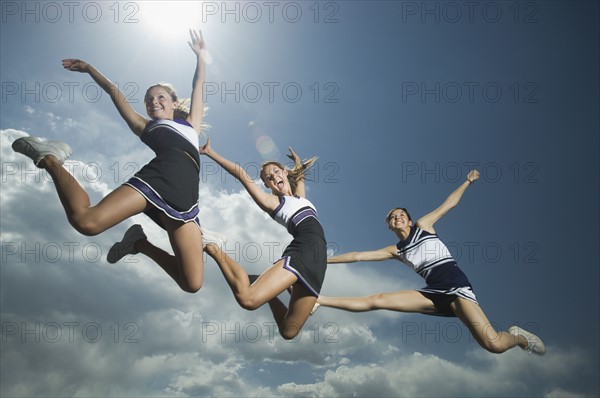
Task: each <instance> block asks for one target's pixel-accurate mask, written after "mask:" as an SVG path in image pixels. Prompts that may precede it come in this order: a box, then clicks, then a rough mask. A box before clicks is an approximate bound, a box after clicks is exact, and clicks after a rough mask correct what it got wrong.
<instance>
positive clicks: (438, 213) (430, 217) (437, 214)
mask: <svg viewBox="0 0 600 398" xmlns="http://www.w3.org/2000/svg"><path fill="white" fill-rule="evenodd" d="M478 178H479V172H478V171H477V170H471V171H470V172H469V174H468V175H467V179H466V180H465V182H463V183H462V184H460V186H459V187H458V188H456V189H455V190H454V192H452V193H451V194H450V196H448V197H447V198H446V200H445V201H444V203H442V204H441V206H440V207H438V208H437V209H435V210H434V211H432V212H431V213H429V214H427V215H425V216H423V217H421V218H420V219H419V220H418V221H417V226H418V227H419V228H421V229H422V230H424V231H427V232H431V233H435V229H434V228H433V224H435V223H436V222H437V221H438V220H439V219H440V218H442V217H443V216H444V215H445V214H446V213H448V212H449V211H450V210H451V209H453V208H454V207H456V205H457V204H458V202H460V199H461V198H462V196H463V194H464V193H465V191H466V190H467V188H468V187H469V186H470V185H471V184H472V183H473V182H475V181H476V180H477V179H478Z"/></svg>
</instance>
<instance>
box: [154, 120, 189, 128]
mask: <svg viewBox="0 0 600 398" xmlns="http://www.w3.org/2000/svg"><path fill="white" fill-rule="evenodd" d="M161 120H171V119H152V120H150V121H148V123H146V128H147V127H148V126H151V125H153V124H154V123H156V122H159V121H161ZM173 121H174V122H175V123H179V124H183V125H184V126H189V127H191V128H194V126H192V125H191V124H189V123H188V121H187V120H183V119H173Z"/></svg>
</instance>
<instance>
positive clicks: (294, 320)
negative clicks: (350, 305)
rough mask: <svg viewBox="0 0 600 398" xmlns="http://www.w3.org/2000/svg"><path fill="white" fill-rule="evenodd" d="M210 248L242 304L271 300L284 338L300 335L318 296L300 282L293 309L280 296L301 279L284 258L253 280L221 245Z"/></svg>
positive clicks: (248, 305)
mask: <svg viewBox="0 0 600 398" xmlns="http://www.w3.org/2000/svg"><path fill="white" fill-rule="evenodd" d="M206 252H207V253H208V254H209V255H210V256H211V257H212V258H214V259H215V261H216V262H217V264H218V266H219V268H220V269H221V272H222V273H223V276H225V279H226V280H227V283H228V284H229V286H230V288H231V291H232V292H233V295H234V296H235V298H236V300H237V302H238V303H239V304H240V306H241V307H242V308H245V309H247V310H254V309H256V308H258V307H260V306H262V305H263V304H265V303H269V307H270V309H271V312H272V313H273V317H274V318H275V322H276V323H277V326H278V327H279V333H280V334H281V336H282V337H283V338H284V339H293V338H294V337H296V335H297V334H298V333H299V332H300V329H302V326H303V325H304V323H305V322H306V320H307V319H308V317H309V316H310V311H311V309H312V308H313V306H314V304H315V303H316V301H317V298H316V297H315V296H313V295H312V294H311V293H310V292H309V291H308V290H307V289H306V288H305V287H304V286H302V285H301V284H299V283H296V284H295V285H294V288H293V289H292V296H291V298H290V305H289V309H288V308H287V307H286V306H285V304H283V302H281V300H279V298H277V296H278V295H279V294H280V293H282V292H283V291H285V290H286V289H288V288H289V287H290V286H291V285H293V284H294V283H295V282H296V281H297V280H298V278H297V277H296V276H295V275H294V274H293V273H291V272H290V271H288V270H286V269H284V268H283V263H284V260H280V261H278V262H276V263H275V264H273V265H272V266H271V267H270V268H269V269H268V270H266V271H265V272H263V273H262V274H261V275H260V276H259V277H258V278H256V280H254V282H253V283H252V284H250V278H249V277H248V274H247V273H246V271H245V270H244V269H243V268H242V267H241V266H240V265H239V264H238V263H236V262H235V261H233V259H232V258H231V257H229V256H228V255H227V254H226V253H224V252H223V251H222V250H221V249H220V248H219V247H218V246H216V245H214V244H208V245H206ZM252 279H254V278H252Z"/></svg>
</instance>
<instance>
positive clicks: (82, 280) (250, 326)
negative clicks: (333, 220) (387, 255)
mask: <svg viewBox="0 0 600 398" xmlns="http://www.w3.org/2000/svg"><path fill="white" fill-rule="evenodd" d="M24 135H26V133H24V132H22V131H17V130H11V129H8V130H2V131H1V140H2V141H1V146H0V148H1V150H2V152H1V155H2V174H1V178H2V196H1V198H0V204H1V206H2V213H1V225H2V230H1V233H2V267H1V268H0V272H1V278H0V286H1V289H0V295H1V302H2V307H1V317H2V343H1V344H2V356H1V358H0V372H1V374H0V375H1V376H2V385H1V386H0V395H3V396H4V395H6V396H37V395H56V396H63V395H69V396H71V395H84V396H124V395H137V396H140V395H159V396H160V395H168V396H173V395H181V396H185V395H207V396H273V395H275V396H281V395H283V396H349V395H356V396H369V395H371V396H375V395H377V396H439V395H442V396H465V395H478V396H480V395H544V394H546V395H547V396H549V397H554V396H561V395H564V394H566V395H575V396H577V395H581V396H585V395H590V394H589V391H588V389H589V388H588V389H584V388H583V387H582V392H577V391H574V389H573V388H572V384H570V383H571V382H572V380H574V379H575V378H574V376H573V375H575V374H577V373H584V372H585V370H586V369H587V368H588V366H587V365H589V364H590V363H592V362H593V358H589V357H588V355H586V354H585V353H582V352H580V351H574V350H566V349H560V348H559V347H553V346H552V345H549V347H548V348H549V351H548V354H547V355H546V357H544V358H538V357H534V356H530V355H526V354H524V353H523V352H522V351H521V350H518V349H515V350H511V351H510V352H508V353H506V354H503V355H492V354H488V353H487V352H485V351H483V350H482V349H480V348H479V347H476V348H474V349H473V350H470V351H468V352H467V353H466V354H462V353H456V354H454V355H453V356H454V359H453V360H449V359H445V358H443V357H441V356H436V355H431V354H418V353H414V351H415V347H414V346H412V345H410V344H403V341H402V339H401V337H400V335H401V332H402V329H401V326H402V319H405V318H404V317H405V315H403V314H399V313H394V312H389V311H378V312H372V313H368V314H352V313H348V312H343V311H338V310H333V309H324V308H322V309H320V310H319V312H318V313H317V314H316V315H314V316H313V317H311V318H309V320H308V322H307V324H306V326H305V328H304V329H303V331H302V335H301V336H300V337H299V338H298V339H297V340H296V341H291V342H288V341H284V340H283V339H281V338H280V337H279V336H278V335H277V331H276V328H275V326H274V321H273V318H272V315H271V313H270V311H269V309H268V306H264V307H263V308H260V309H258V310H256V311H252V312H249V311H244V310H242V309H241V308H239V307H238V305H237V303H236V302H235V300H234V299H233V296H232V294H231V292H230V289H229V287H228V286H227V284H226V283H225V281H224V279H223V277H222V275H221V273H220V271H219V270H218V267H217V266H216V264H215V263H214V262H213V261H212V259H209V258H208V257H205V259H206V264H205V284H204V287H203V288H202V290H201V291H200V292H198V293H196V294H193V295H191V294H187V293H183V292H182V291H181V290H180V289H179V288H178V287H177V286H176V285H175V283H174V282H173V281H172V280H171V279H170V278H169V277H168V276H167V275H166V274H165V273H164V271H162V270H161V269H160V268H159V267H158V266H156V264H154V263H153V262H152V261H150V260H149V259H147V258H145V257H144V256H131V257H127V258H126V260H125V261H124V262H121V263H119V264H115V265H109V264H107V263H106V261H105V255H106V250H107V249H108V248H109V247H110V245H111V244H112V243H113V242H114V241H116V240H119V239H120V237H121V234H122V233H123V232H124V231H125V229H126V228H127V227H128V226H129V225H131V223H133V222H138V223H141V224H143V226H144V228H145V230H146V232H147V234H148V236H149V237H150V239H151V240H152V241H153V242H155V243H156V244H157V245H158V246H160V247H163V248H165V249H167V250H169V242H168V239H167V237H166V234H165V233H164V231H162V230H161V229H160V228H158V227H156V226H155V225H154V224H152V223H151V222H149V220H148V219H147V218H146V217H145V216H143V215H139V216H136V217H134V219H133V220H131V221H127V222H125V223H123V225H120V226H117V227H115V228H111V229H110V230H108V231H106V232H105V233H103V234H101V235H99V236H97V237H92V238H90V237H83V236H81V235H79V234H78V233H77V232H75V231H74V230H73V228H71V226H70V225H69V224H68V223H67V222H66V217H65V214H64V211H63V209H62V207H61V205H60V203H59V200H58V198H57V195H56V192H55V191H54V187H53V185H52V182H51V181H50V179H49V177H48V176H45V175H44V172H43V171H39V170H37V169H35V167H34V166H33V165H32V164H31V162H30V161H29V160H28V159H26V158H24V157H23V156H22V155H20V154H15V153H14V152H13V151H12V149H11V148H10V144H11V143H12V141H13V140H14V139H15V138H17V137H19V136H24ZM97 149H98V155H97V156H98V164H99V165H100V166H101V169H100V170H101V173H100V172H98V169H95V168H91V167H88V168H87V169H86V168H85V167H86V164H85V163H82V162H80V161H78V160H74V161H72V162H70V163H69V164H67V167H72V170H74V173H75V175H76V176H77V178H78V180H79V181H80V182H81V183H82V185H83V186H84V187H85V188H86V190H88V192H90V193H91V196H92V202H96V201H97V200H99V198H101V197H102V196H104V195H105V194H106V193H107V192H109V191H110V190H111V189H112V188H114V186H116V185H118V184H119V183H120V182H121V181H122V179H124V178H125V177H124V176H123V174H121V175H120V176H119V178H118V179H115V178H114V177H115V175H111V174H110V172H111V171H114V170H115V168H114V167H113V168H112V169H111V166H113V165H114V163H112V161H111V160H107V161H105V160H103V159H110V158H111V155H110V153H109V152H110V151H108V150H107V149H104V148H97ZM88 153H91V151H89V152H88ZM145 156H146V154H144V153H143V150H141V149H140V150H139V151H133V152H130V153H129V154H128V155H127V157H118V158H119V159H120V161H131V160H132V159H143V158H145ZM74 157H75V159H78V157H79V155H78V154H77V153H76V155H74ZM124 164H125V163H121V164H120V166H119V167H120V169H119V170H120V171H121V173H125V172H126V173H129V172H131V170H129V169H126V168H125V167H122V166H123V165H124ZM110 178H113V180H110ZM219 188H220V186H219V184H218V182H215V181H211V179H210V178H207V181H206V183H204V184H202V185H201V187H200V207H201V219H202V222H203V223H204V224H205V225H206V227H208V228H209V229H213V230H218V231H221V232H225V233H226V234H227V235H228V236H229V242H228V244H227V247H226V248H227V250H228V251H229V252H230V255H232V257H237V259H238V260H239V261H240V263H241V264H242V265H243V266H244V267H245V268H246V269H247V270H248V271H249V272H251V273H259V272H262V271H263V270H264V269H265V268H266V267H268V266H269V265H270V263H271V262H272V261H275V260H276V259H277V258H278V257H279V255H280V254H281V252H282V250H283V248H284V247H285V245H286V244H287V243H288V242H289V241H290V240H291V237H290V236H289V235H288V234H287V233H286V231H285V229H283V228H282V227H281V226H279V225H277V224H276V223H274V222H273V221H272V220H271V219H270V218H269V217H268V216H267V215H265V214H264V213H263V212H262V211H260V209H258V207H257V206H256V205H255V204H254V203H253V202H252V200H251V198H250V197H249V195H248V194H247V193H245V192H243V191H241V189H242V188H241V186H239V188H238V189H235V190H233V191H232V192H228V191H225V190H222V189H219ZM7 209H10V211H7ZM84 248H87V249H85V250H84ZM59 255H60V256H59ZM355 267H356V265H343V264H338V265H333V266H330V268H329V271H328V275H327V278H326V284H325V286H324V293H326V294H331V295H349V294H352V295H366V294H371V293H375V292H378V291H388V290H389V291H392V290H398V289H402V288H408V287H409V286H408V283H406V282H403V281H400V280H395V279H394V278H390V277H386V275H384V274H382V273H380V272H376V271H374V270H372V269H369V268H370V267H367V268H361V269H356V268H355ZM282 298H283V299H284V300H287V298H288V296H287V293H283V295H282ZM377 328H379V329H381V328H386V330H389V333H387V332H386V333H376V331H375V330H378V329H377ZM59 330H60V334H59V332H58V331H59ZM98 330H101V335H100V336H97V331H98ZM455 346H456V348H457V349H458V348H460V347H462V345H458V344H457V345H455ZM284 372H285V374H284ZM295 372H297V373H298V377H296V375H295V374H294V373H295ZM258 373H260V375H261V376H260V377H258V376H255V375H257V374H258ZM307 374H309V375H307ZM301 375H302V376H301ZM432 375H433V376H432ZM284 376H285V378H284ZM282 380H286V382H283V381H282ZM290 380H291V381H290ZM592 392H593V391H592Z"/></svg>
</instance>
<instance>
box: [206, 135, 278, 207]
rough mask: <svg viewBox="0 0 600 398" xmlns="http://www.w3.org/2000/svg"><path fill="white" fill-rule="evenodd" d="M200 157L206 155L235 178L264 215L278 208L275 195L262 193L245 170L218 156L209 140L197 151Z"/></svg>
mask: <svg viewBox="0 0 600 398" xmlns="http://www.w3.org/2000/svg"><path fill="white" fill-rule="evenodd" d="M199 151H200V154H201V155H206V156H208V157H209V158H211V159H212V160H214V161H215V162H217V164H218V165H219V166H221V167H222V168H224V169H225V170H226V171H227V172H228V173H229V174H231V175H232V176H234V177H235V178H237V179H238V180H239V181H240V182H241V183H242V185H243V186H244V188H246V191H248V193H249V194H250V197H252V199H253V200H254V202H255V203H256V204H257V205H258V207H260V208H261V209H262V210H264V211H265V212H266V213H268V214H271V213H272V212H273V210H275V209H276V208H277V206H279V199H278V198H277V197H276V196H275V195H271V194H269V193H266V192H265V191H263V190H262V189H261V188H260V187H259V186H258V185H256V183H255V182H254V180H252V178H250V176H249V175H248V173H246V170H244V168H243V167H242V166H240V165H239V164H236V163H233V162H232V161H231V160H228V159H225V158H224V157H223V156H221V155H219V154H218V153H217V152H216V151H215V150H214V149H213V148H212V146H211V142H210V138H209V139H208V141H207V142H206V145H204V146H202V147H200V149H199Z"/></svg>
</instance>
